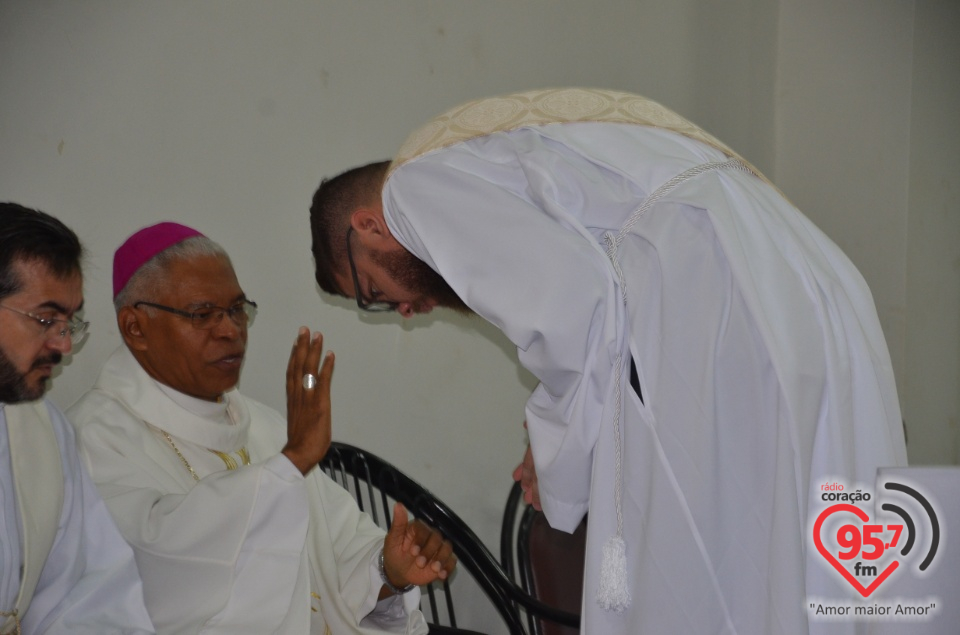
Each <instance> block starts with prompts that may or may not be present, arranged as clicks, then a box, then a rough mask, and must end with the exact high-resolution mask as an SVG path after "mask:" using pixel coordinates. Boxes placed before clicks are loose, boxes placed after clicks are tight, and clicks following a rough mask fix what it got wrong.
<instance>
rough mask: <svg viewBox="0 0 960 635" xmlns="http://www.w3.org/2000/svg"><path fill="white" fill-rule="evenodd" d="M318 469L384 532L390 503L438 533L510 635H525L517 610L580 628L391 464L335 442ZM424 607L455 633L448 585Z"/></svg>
mask: <svg viewBox="0 0 960 635" xmlns="http://www.w3.org/2000/svg"><path fill="white" fill-rule="evenodd" d="M320 467H321V469H322V470H323V471H324V472H326V473H327V475H329V476H330V477H331V478H332V479H333V480H334V481H336V482H337V483H339V484H340V485H341V486H343V487H344V488H346V489H347V491H349V492H350V493H351V494H352V495H353V496H354V497H355V498H356V499H357V504H358V505H359V506H360V508H361V509H362V510H363V511H365V512H367V513H368V514H370V516H371V517H372V518H373V519H374V522H376V523H377V524H378V525H380V526H381V527H383V528H384V529H389V526H390V521H391V515H390V510H391V509H392V506H393V501H398V502H400V503H403V505H404V506H405V507H406V508H407V509H408V510H409V511H410V512H411V513H412V514H413V515H414V516H415V517H417V518H420V519H421V520H423V521H424V522H426V523H428V524H430V525H431V526H433V527H435V528H436V529H438V530H439V531H440V532H441V533H442V534H443V535H444V537H445V538H446V539H447V540H449V541H450V542H451V543H452V544H453V550H454V553H455V554H456V555H457V559H458V561H459V568H462V569H465V570H466V571H467V572H468V573H469V574H470V575H471V577H473V579H474V580H475V581H476V583H477V585H478V586H479V587H480V588H481V590H482V591H483V592H484V594H485V595H486V596H487V598H488V599H489V600H490V601H491V603H492V604H493V606H494V608H495V609H496V611H497V614H498V615H499V616H500V618H501V619H502V621H503V623H504V624H505V625H506V627H507V629H508V631H509V632H510V634H511V635H528V631H527V629H526V627H525V625H524V620H523V618H522V617H521V614H520V608H523V610H525V611H529V612H533V613H534V614H536V615H547V616H550V617H551V618H553V619H557V620H560V621H565V622H566V623H568V624H578V623H579V618H578V617H577V616H575V615H569V614H566V613H563V612H562V611H558V610H556V609H554V608H552V607H550V606H547V605H546V604H544V603H542V602H540V601H539V600H537V599H535V598H532V597H531V596H530V595H529V594H528V593H526V592H524V591H523V590H522V589H521V588H520V587H519V586H518V585H517V584H515V583H514V582H513V581H512V580H511V579H510V578H509V577H508V576H507V575H506V573H504V571H503V569H501V568H500V565H499V563H498V562H497V560H496V558H494V556H493V554H491V553H490V551H489V550H488V549H487V548H486V546H485V545H484V544H483V542H482V541H481V540H480V538H478V537H477V535H476V534H475V533H474V532H473V531H472V530H471V529H470V528H469V527H468V526H467V524H466V523H465V522H463V520H461V519H460V517H459V516H457V515H456V514H455V513H454V512H453V510H451V509H450V508H449V507H447V505H446V504H444V503H443V502H442V501H441V500H440V499H438V498H437V497H436V496H434V495H433V494H432V493H430V492H429V491H428V490H427V489H425V488H424V487H423V486H422V485H420V484H419V483H417V482H416V481H414V480H413V479H411V478H410V477H408V476H407V475H406V474H404V473H403V472H401V471H400V470H399V469H397V468H396V467H394V466H393V465H391V464H390V463H387V462H386V461H384V460H383V459H381V458H379V457H378V456H376V455H374V454H372V453H370V452H367V451H365V450H362V449H360V448H357V447H354V446H351V445H348V444H345V443H339V442H336V441H335V442H333V443H332V444H331V446H330V450H329V451H328V452H327V455H326V456H325V457H324V459H323V461H321V462H320ZM454 579H456V576H454ZM423 602H424V603H425V604H428V606H427V607H425V608H424V614H425V615H426V617H427V620H428V621H429V622H431V624H433V625H440V626H449V627H452V628H457V623H456V616H455V614H454V609H453V598H452V594H451V584H450V583H449V582H446V581H444V582H435V583H434V584H432V585H430V586H428V587H427V588H426V593H425V598H424V600H423Z"/></svg>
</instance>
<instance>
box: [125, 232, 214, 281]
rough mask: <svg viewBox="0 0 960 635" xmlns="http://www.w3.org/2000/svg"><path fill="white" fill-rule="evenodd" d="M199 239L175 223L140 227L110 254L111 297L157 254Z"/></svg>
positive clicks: (197, 234) (198, 234)
mask: <svg viewBox="0 0 960 635" xmlns="http://www.w3.org/2000/svg"><path fill="white" fill-rule="evenodd" d="M193 236H203V234H201V233H200V232H198V231H197V230H195V229H193V228H191V227H187V226H186V225H181V224H179V223H171V222H164V223H157V224H156V225H150V226H149V227H144V228H143V229H141V230H140V231H138V232H137V233H135V234H134V235H133V236H130V238H127V240H126V241H125V242H124V243H123V244H122V245H120V248H119V249H117V251H116V253H115V254H113V297H114V298H116V297H117V295H119V293H120V292H121V291H123V288H124V287H125V286H127V283H128V282H129V281H130V278H132V277H133V274H135V273H137V270H138V269H139V268H140V267H142V266H143V265H144V263H146V262H147V261H148V260H150V259H151V258H153V257H154V256H156V255H157V254H158V253H160V252H161V251H163V250H164V249H166V248H167V247H172V246H173V245H176V244H177V243H179V242H182V241H184V240H186V239H187V238H192V237H193Z"/></svg>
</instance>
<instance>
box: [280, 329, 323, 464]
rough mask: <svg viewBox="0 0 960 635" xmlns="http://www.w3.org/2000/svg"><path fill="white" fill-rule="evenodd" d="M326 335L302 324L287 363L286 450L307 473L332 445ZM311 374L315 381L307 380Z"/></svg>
mask: <svg viewBox="0 0 960 635" xmlns="http://www.w3.org/2000/svg"><path fill="white" fill-rule="evenodd" d="M322 351H323V336H322V335H321V334H320V333H313V334H312V335H311V334H310V331H309V330H308V329H307V327H305V326H301V327H300V332H299V333H298V334H297V339H296V341H295V342H294V344H293V350H292V351H290V361H289V362H288V363H287V444H286V445H285V446H284V448H283V453H284V454H285V455H286V457H287V458H288V459H290V461H291V462H292V463H293V464H294V465H295V466H297V469H298V470H300V472H301V473H302V474H304V475H306V474H307V472H309V471H310V470H312V469H313V468H315V467H316V466H317V463H319V462H320V460H321V459H322V458H323V457H324V455H326V453H327V450H329V449H330V440H331V438H332V437H331V435H332V432H331V425H332V424H331V417H330V379H331V378H332V377H333V362H334V357H333V353H332V352H330V353H327V355H326V357H324V359H323V367H322V368H320V369H319V370H318V366H319V365H320V353H321V352H322ZM306 375H312V376H313V377H314V378H315V381H314V382H313V383H314V384H315V385H313V386H309V384H308V385H305V384H304V377H305V376H306ZM308 386H309V387H308Z"/></svg>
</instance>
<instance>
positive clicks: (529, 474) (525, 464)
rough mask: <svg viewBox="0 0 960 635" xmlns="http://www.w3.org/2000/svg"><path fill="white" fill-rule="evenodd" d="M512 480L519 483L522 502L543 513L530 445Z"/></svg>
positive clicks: (524, 424)
mask: <svg viewBox="0 0 960 635" xmlns="http://www.w3.org/2000/svg"><path fill="white" fill-rule="evenodd" d="M523 427H524V428H526V427H527V422H526V421H524V422H523ZM513 480H515V481H520V489H522V490H523V500H525V501H526V502H527V504H528V505H533V508H534V509H535V510H537V511H538V512H539V511H543V507H541V506H540V485H539V483H538V481H537V468H536V466H535V465H534V464H533V451H531V450H530V445H529V444H528V445H527V451H526V452H525V453H524V455H523V461H522V462H521V463H520V465H518V466H517V467H516V468H515V469H514V470H513Z"/></svg>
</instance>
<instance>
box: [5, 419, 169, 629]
mask: <svg viewBox="0 0 960 635" xmlns="http://www.w3.org/2000/svg"><path fill="white" fill-rule="evenodd" d="M49 411H50V418H51V421H52V423H53V428H54V432H55V433H56V436H57V442H58V443H59V445H60V456H61V462H62V465H63V473H64V500H63V512H62V514H61V517H60V529H59V531H58V533H57V536H56V539H55V541H54V544H53V547H52V548H51V550H50V554H49V556H48V557H47V561H46V564H45V565H44V568H43V571H42V572H41V574H40V579H39V581H38V584H37V590H36V593H35V595H34V596H33V600H32V602H31V603H30V607H29V610H28V611H27V613H26V616H25V618H24V620H23V632H24V633H25V634H30V633H46V634H49V635H54V634H58V633H71V634H73V635H103V634H105V633H111V634H120V633H122V634H131V635H132V634H140V633H153V632H154V630H153V625H152V624H151V623H150V618H149V616H148V615H147V611H146V608H145V607H144V602H143V587H142V585H141V583H140V576H139V574H138V572H137V566H136V563H135V561H134V557H133V552H132V551H131V549H130V547H129V546H128V545H127V543H126V542H124V540H123V538H122V537H121V536H120V533H119V532H118V531H117V527H116V525H115V524H114V522H113V519H112V518H111V517H110V513H109V512H108V511H107V507H106V506H105V505H104V502H103V500H102V499H101V498H100V495H99V494H98V493H97V490H96V487H95V486H94V484H93V482H92V481H91V479H90V476H89V475H88V474H87V471H86V469H84V467H83V466H82V465H81V463H80V460H79V458H78V456H77V451H76V441H75V438H74V433H73V429H72V428H71V426H70V425H69V424H68V423H67V422H66V420H65V419H64V417H63V415H62V414H61V413H60V412H59V411H58V410H57V409H56V408H54V407H50V408H49Z"/></svg>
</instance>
